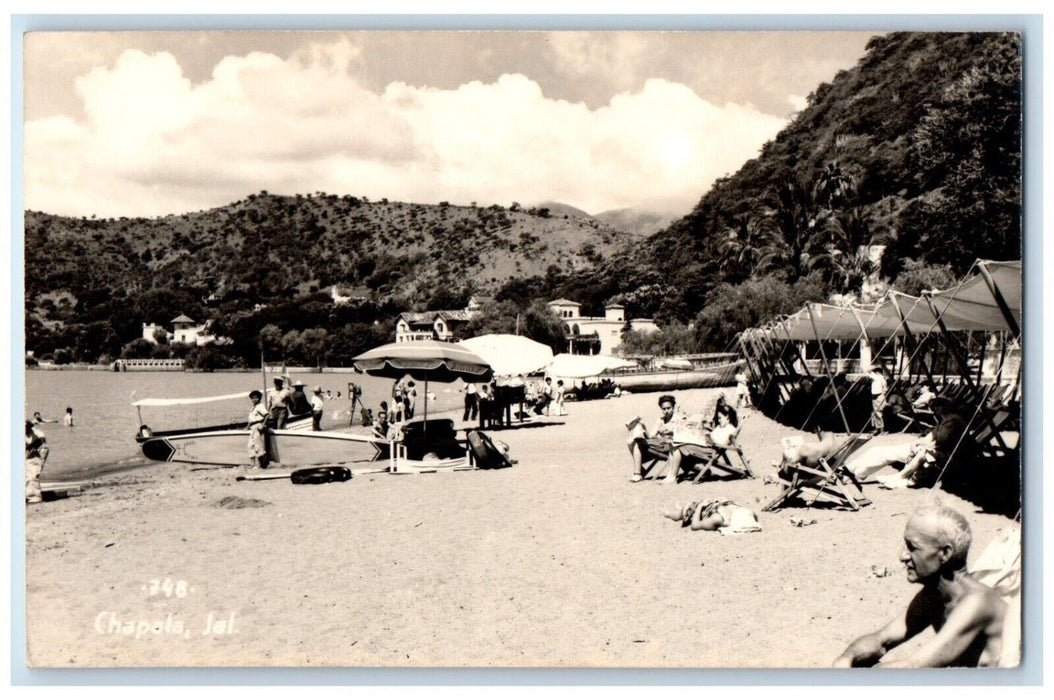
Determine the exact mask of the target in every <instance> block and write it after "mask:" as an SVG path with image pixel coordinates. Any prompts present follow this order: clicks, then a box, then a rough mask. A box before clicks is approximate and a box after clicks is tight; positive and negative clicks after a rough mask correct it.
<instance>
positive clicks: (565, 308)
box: [549, 299, 659, 355]
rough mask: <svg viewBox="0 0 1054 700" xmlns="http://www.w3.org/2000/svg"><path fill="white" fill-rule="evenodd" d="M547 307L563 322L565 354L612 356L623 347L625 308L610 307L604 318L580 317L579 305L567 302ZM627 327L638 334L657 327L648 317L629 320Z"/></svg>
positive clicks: (612, 305)
mask: <svg viewBox="0 0 1054 700" xmlns="http://www.w3.org/2000/svg"><path fill="white" fill-rule="evenodd" d="M549 308H550V309H551V310H552V311H553V313H554V314H556V315H557V316H559V317H560V319H561V320H563V322H564V328H565V330H566V332H567V352H568V353H570V354H572V355H614V354H615V353H616V352H617V351H618V349H619V347H620V346H621V345H622V331H623V329H624V328H626V307H624V306H622V305H621V304H609V305H607V306H606V307H605V308H604V315H603V316H582V315H580V314H579V310H580V309H581V308H582V305H581V304H579V303H578V302H575V301H570V300H568V299H556V300H555V301H551V302H549ZM629 327H630V329H631V330H634V331H637V332H638V333H655V332H656V331H658V330H659V327H658V326H657V325H655V321H654V320H652V319H650V318H634V319H630V321H629Z"/></svg>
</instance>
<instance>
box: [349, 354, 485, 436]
mask: <svg viewBox="0 0 1054 700" xmlns="http://www.w3.org/2000/svg"><path fill="white" fill-rule="evenodd" d="M353 364H354V367H355V371H357V372H363V373H365V374H369V375H371V376H373V377H387V378H389V379H402V378H403V377H405V376H406V375H410V376H411V377H413V378H414V379H416V380H418V381H422V382H424V384H425V392H424V393H425V406H424V408H425V410H424V417H425V420H426V421H427V420H428V382H429V381H433V382H443V383H449V382H452V381H454V380H456V379H462V380H464V381H466V382H486V381H489V380H490V378H491V377H492V376H494V372H493V370H491V368H490V365H488V364H487V362H486V361H485V360H484V359H483V358H482V357H480V356H479V355H477V354H476V353H474V352H471V351H469V350H466V349H465V348H463V347H461V346H460V345H458V344H457V343H441V342H439V341H437V340H418V341H413V342H408V343H388V344H387V345H382V346H380V347H377V348H374V349H372V350H367V351H366V352H364V353H362V354H361V355H359V356H358V357H355V358H354V360H353Z"/></svg>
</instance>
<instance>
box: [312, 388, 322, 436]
mask: <svg viewBox="0 0 1054 700" xmlns="http://www.w3.org/2000/svg"><path fill="white" fill-rule="evenodd" d="M324 412H325V409H324V403H323V401H322V387H320V386H316V387H313V388H312V389H311V429H312V430H322V414H323V413H324Z"/></svg>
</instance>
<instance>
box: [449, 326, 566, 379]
mask: <svg viewBox="0 0 1054 700" xmlns="http://www.w3.org/2000/svg"><path fill="white" fill-rule="evenodd" d="M459 345H461V346H462V347H465V348H468V349H469V350H470V351H471V352H474V353H476V354H477V355H479V356H480V357H481V358H483V360H484V361H485V362H486V363H487V364H489V365H490V366H491V368H492V369H493V370H494V375H495V376H496V377H518V376H521V375H524V374H533V373H534V372H537V371H539V370H541V369H544V368H545V367H547V366H548V365H549V363H551V362H552V361H553V350H552V348H550V347H549V346H548V345H543V344H542V343H539V342H536V341H534V340H531V339H530V338H524V337H523V336H521V335H509V334H506V333H492V334H489V335H480V336H476V337H475V338H469V339H468V340H462V341H461V342H460V343H459ZM506 386H510V385H509V384H508V383H506Z"/></svg>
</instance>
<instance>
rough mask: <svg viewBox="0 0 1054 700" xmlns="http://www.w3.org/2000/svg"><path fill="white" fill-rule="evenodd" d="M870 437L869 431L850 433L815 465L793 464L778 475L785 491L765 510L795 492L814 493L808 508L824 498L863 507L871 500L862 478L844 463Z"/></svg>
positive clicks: (845, 505) (785, 499) (853, 506)
mask: <svg viewBox="0 0 1054 700" xmlns="http://www.w3.org/2000/svg"><path fill="white" fill-rule="evenodd" d="M870 439H871V436H870V435H867V434H863V435H853V436H851V437H850V438H849V439H847V440H846V441H845V442H844V443H842V445H841V446H840V447H839V448H838V449H837V450H835V451H834V452H833V453H832V454H831V455H830V456H828V457H824V458H822V459H821V460H820V463H819V464H817V465H816V466H815V467H808V466H805V465H804V464H794V465H790V467H789V473H788V474H787V475H786V476H780V477H779V478H780V481H782V482H783V492H782V493H780V495H779V496H777V497H776V498H775V499H773V500H772V502H770V503H769V504H768V505H766V506H765V507H764V508H762V510H763V511H773V510H777V509H779V508H782V507H783V505H784V504H785V503H786V502H787V501H788V500H789V499H791V498H793V497H795V496H800V497H802V498H803V499H804V498H805V496H806V494H812V498H811V499H809V500H806V503H805V505H806V507H807V508H810V507H812V505H813V504H814V503H816V501H817V500H819V499H821V498H822V499H825V501H827V502H831V503H834V504H835V505H836V506H840V507H843V508H849V509H850V510H860V509H861V508H862V507H864V506H869V505H871V501H870V500H869V499H868V498H867V497H866V496H864V491H863V487H862V486H861V485H860V481H859V480H858V479H857V478H856V476H855V475H854V474H853V473H852V472H851V471H849V469H848V468H846V466H845V461H846V460H847V459H848V458H849V457H850V456H851V455H853V454H854V453H855V452H856V451H857V450H859V449H860V448H861V447H863V446H864V445H865V444H867V441H868V440H870Z"/></svg>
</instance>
